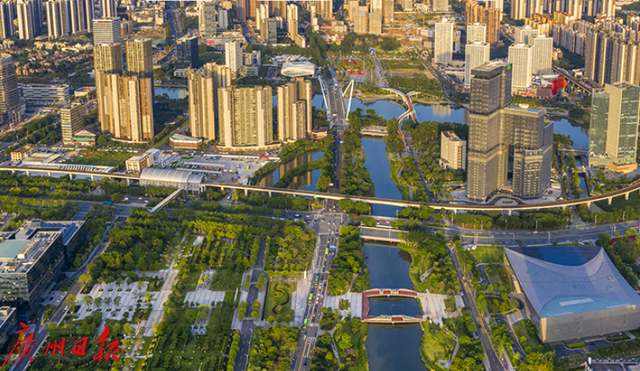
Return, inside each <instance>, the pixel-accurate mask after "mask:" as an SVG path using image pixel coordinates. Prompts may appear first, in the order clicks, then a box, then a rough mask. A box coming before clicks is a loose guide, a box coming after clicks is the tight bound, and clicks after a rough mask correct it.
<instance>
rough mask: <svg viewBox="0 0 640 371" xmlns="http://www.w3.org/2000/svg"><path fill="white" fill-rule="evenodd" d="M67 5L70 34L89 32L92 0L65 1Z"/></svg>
mask: <svg viewBox="0 0 640 371" xmlns="http://www.w3.org/2000/svg"><path fill="white" fill-rule="evenodd" d="M67 4H68V6H69V28H70V33H72V34H78V33H81V32H86V31H88V30H91V22H92V21H93V0H67Z"/></svg>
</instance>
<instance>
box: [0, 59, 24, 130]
mask: <svg viewBox="0 0 640 371" xmlns="http://www.w3.org/2000/svg"><path fill="white" fill-rule="evenodd" d="M0 115H4V116H5V117H7V119H8V121H9V122H11V123H16V122H19V121H20V92H19V90H18V76H17V75H16V65H15V63H14V62H13V58H11V55H8V54H0Z"/></svg>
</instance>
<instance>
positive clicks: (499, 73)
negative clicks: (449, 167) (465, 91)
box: [465, 62, 553, 202]
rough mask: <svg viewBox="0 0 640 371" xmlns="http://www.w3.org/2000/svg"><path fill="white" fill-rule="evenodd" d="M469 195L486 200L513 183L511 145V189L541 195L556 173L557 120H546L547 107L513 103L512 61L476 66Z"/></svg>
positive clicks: (517, 193) (468, 117) (518, 193)
mask: <svg viewBox="0 0 640 371" xmlns="http://www.w3.org/2000/svg"><path fill="white" fill-rule="evenodd" d="M471 74H472V78H471V103H470V109H469V113H468V114H467V115H466V116H465V123H466V124H467V125H469V143H468V158H467V197H468V198H469V199H470V200H472V201H477V202H485V201H486V200H487V199H488V198H489V197H491V195H492V194H494V193H495V192H496V191H498V190H500V189H503V188H505V187H508V181H507V170H508V167H509V152H510V147H512V148H513V177H512V178H513V180H512V184H511V189H512V190H513V194H514V195H515V196H517V197H520V198H524V199H529V198H536V197H539V196H540V194H541V193H542V192H543V191H544V190H545V189H546V187H547V186H548V184H549V182H550V179H551V155H552V151H551V149H552V145H553V124H552V123H551V124H548V125H545V122H544V110H540V111H536V110H532V109H529V108H528V107H527V106H521V107H520V108H510V107H509V104H510V103H511V84H512V75H513V74H515V72H514V71H513V69H512V68H511V64H510V63H504V62H491V63H488V64H485V65H484V66H481V67H478V68H476V69H474V70H472V71H471Z"/></svg>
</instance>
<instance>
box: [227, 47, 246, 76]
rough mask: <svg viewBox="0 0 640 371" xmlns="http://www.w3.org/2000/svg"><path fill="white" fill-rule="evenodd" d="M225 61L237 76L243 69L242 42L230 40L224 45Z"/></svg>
mask: <svg viewBox="0 0 640 371" xmlns="http://www.w3.org/2000/svg"><path fill="white" fill-rule="evenodd" d="M224 60H225V65H226V66H227V67H229V68H230V69H231V73H232V74H233V75H234V76H235V75H236V74H237V73H238V70H239V69H240V67H242V41H240V40H230V41H227V42H226V43H225V44H224Z"/></svg>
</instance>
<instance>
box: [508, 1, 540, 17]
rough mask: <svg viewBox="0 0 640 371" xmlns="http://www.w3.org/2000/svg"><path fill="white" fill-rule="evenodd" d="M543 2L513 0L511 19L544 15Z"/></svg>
mask: <svg viewBox="0 0 640 371" xmlns="http://www.w3.org/2000/svg"><path fill="white" fill-rule="evenodd" d="M542 9H543V0H513V1H512V2H511V18H512V19H524V18H526V17H529V16H531V15H534V14H536V13H542Z"/></svg>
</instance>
